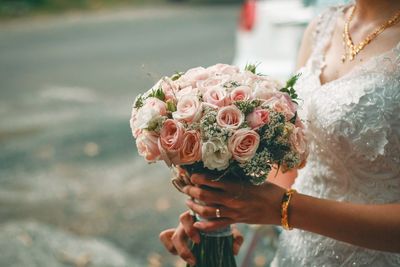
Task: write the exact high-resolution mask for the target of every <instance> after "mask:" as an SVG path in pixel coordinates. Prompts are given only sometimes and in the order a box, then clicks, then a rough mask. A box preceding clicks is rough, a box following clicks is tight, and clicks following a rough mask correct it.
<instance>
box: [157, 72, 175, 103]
mask: <svg viewBox="0 0 400 267" xmlns="http://www.w3.org/2000/svg"><path fill="white" fill-rule="evenodd" d="M159 87H161V89H162V91H163V93H164V95H165V100H174V99H175V95H176V93H177V92H178V89H179V86H178V85H177V84H176V82H174V81H172V80H171V79H170V78H168V77H164V78H163V79H161V81H160V82H159ZM156 89H157V88H156Z"/></svg>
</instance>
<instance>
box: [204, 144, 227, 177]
mask: <svg viewBox="0 0 400 267" xmlns="http://www.w3.org/2000/svg"><path fill="white" fill-rule="evenodd" d="M202 157H203V158H202V160H203V163H204V166H205V167H207V168H209V169H210V170H219V171H221V170H225V169H226V168H228V167H229V160H230V159H231V158H232V154H231V153H230V152H229V150H228V147H227V146H226V144H225V143H224V142H223V141H222V140H221V139H217V138H213V139H211V140H209V141H207V142H204V143H203V146H202Z"/></svg>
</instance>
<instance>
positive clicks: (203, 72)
mask: <svg viewBox="0 0 400 267" xmlns="http://www.w3.org/2000/svg"><path fill="white" fill-rule="evenodd" d="M209 76H210V73H209V71H207V69H205V68H203V67H197V68H192V69H189V70H188V71H186V72H185V74H184V75H183V76H182V78H184V79H186V80H190V81H199V80H206V79H207V78H208V77H209Z"/></svg>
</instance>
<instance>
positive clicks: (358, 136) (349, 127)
mask: <svg viewBox="0 0 400 267" xmlns="http://www.w3.org/2000/svg"><path fill="white" fill-rule="evenodd" d="M343 8H344V7H343V6H342V7H333V8H330V9H329V10H328V11H326V12H325V13H323V14H322V15H321V16H320V19H319V23H318V25H317V27H316V32H315V36H314V42H315V43H314V49H313V54H312V55H311V56H310V59H309V60H308V62H307V64H306V65H305V66H304V67H303V68H302V69H301V70H300V72H301V73H302V76H301V78H300V80H299V81H298V83H297V91H298V93H299V96H300V98H301V99H303V102H304V103H303V105H302V109H301V111H300V115H301V116H302V118H303V119H305V122H306V125H307V138H308V140H309V142H310V157H309V160H308V163H307V166H306V167H305V168H304V169H302V170H300V171H299V176H298V178H297V179H296V181H295V184H294V186H293V187H294V188H295V189H297V190H298V191H299V192H301V193H304V194H308V195H311V196H315V197H320V198H325V199H334V200H338V201H347V202H354V203H366V204H367V203H400V43H399V44H398V45H397V46H396V47H394V48H393V49H391V50H390V51H387V52H386V53H383V54H381V55H378V56H375V57H373V58H372V59H370V60H369V61H367V62H365V63H364V64H362V65H360V66H358V67H356V68H355V69H353V70H352V71H351V72H350V73H348V74H347V75H345V76H343V77H341V78H339V79H337V80H334V81H331V82H328V83H326V84H321V82H320V74H321V69H322V68H323V66H324V64H325V63H324V54H323V53H324V50H325V47H326V45H327V43H328V42H329V41H330V38H331V34H332V32H333V30H334V27H335V23H336V19H337V17H338V16H339V15H341V14H343ZM273 266H296V267H298V266H318V267H321V266H378V267H379V266H384V267H387V266H400V254H395V253H384V252H380V251H375V250H369V249H365V248H361V247H357V246H353V245H350V244H347V243H344V242H340V241H336V240H334V239H331V238H327V237H324V236H320V235H317V234H313V233H310V232H307V231H302V230H296V229H295V230H292V231H285V232H283V233H282V235H281V237H280V247H279V249H278V252H277V255H276V257H275V260H274V264H273Z"/></svg>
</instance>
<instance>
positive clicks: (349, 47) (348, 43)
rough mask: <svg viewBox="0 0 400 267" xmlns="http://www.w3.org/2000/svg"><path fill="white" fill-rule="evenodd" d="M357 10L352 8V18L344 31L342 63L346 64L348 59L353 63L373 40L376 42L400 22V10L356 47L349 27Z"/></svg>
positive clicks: (348, 20)
mask: <svg viewBox="0 0 400 267" xmlns="http://www.w3.org/2000/svg"><path fill="white" fill-rule="evenodd" d="M355 10H356V6H355V5H354V6H353V7H352V10H351V13H350V17H349V18H348V19H347V20H346V23H345V24H344V30H343V46H344V55H343V56H342V62H343V63H344V62H346V60H347V59H349V60H350V61H353V59H354V58H355V57H356V56H357V54H358V53H360V51H361V50H363V49H364V47H365V46H366V45H367V44H369V43H370V42H371V41H372V40H374V39H375V38H376V37H377V36H378V35H379V34H381V33H382V32H383V31H384V30H386V29H387V28H389V27H391V26H393V25H395V24H396V23H397V22H399V21H400V10H399V11H398V12H397V13H396V14H395V15H394V16H393V17H391V18H390V19H388V20H387V21H385V22H384V23H382V25H381V26H379V27H378V28H376V29H375V31H373V32H372V33H370V34H369V35H368V36H367V37H366V38H365V39H364V40H362V41H361V42H360V43H359V44H358V45H354V43H353V40H352V39H351V36H350V32H349V25H350V22H351V20H352V19H353V16H354V11H355Z"/></svg>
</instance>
